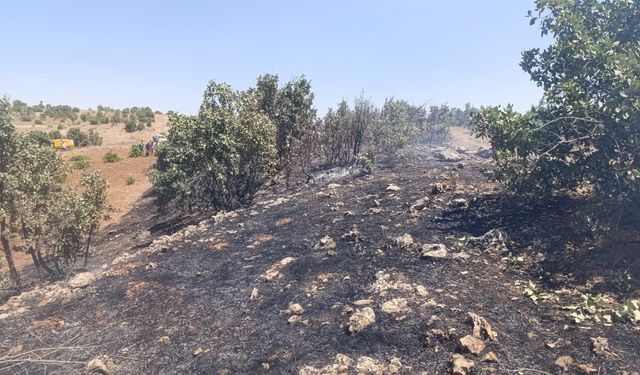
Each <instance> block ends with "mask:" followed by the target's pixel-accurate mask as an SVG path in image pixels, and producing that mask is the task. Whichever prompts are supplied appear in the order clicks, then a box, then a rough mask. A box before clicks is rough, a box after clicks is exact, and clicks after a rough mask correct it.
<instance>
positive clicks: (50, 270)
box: [36, 249, 56, 276]
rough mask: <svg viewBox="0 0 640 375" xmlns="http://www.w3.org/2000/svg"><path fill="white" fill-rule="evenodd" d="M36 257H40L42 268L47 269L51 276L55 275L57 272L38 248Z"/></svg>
mask: <svg viewBox="0 0 640 375" xmlns="http://www.w3.org/2000/svg"><path fill="white" fill-rule="evenodd" d="M36 257H37V258H38V261H39V262H40V266H42V268H43V269H44V270H45V271H47V273H48V274H49V275H50V276H54V275H55V274H56V273H55V271H54V270H52V269H51V267H49V266H48V265H47V262H46V260H45V259H44V258H43V257H42V253H40V250H38V249H36Z"/></svg>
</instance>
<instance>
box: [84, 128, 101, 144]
mask: <svg viewBox="0 0 640 375" xmlns="http://www.w3.org/2000/svg"><path fill="white" fill-rule="evenodd" d="M87 141H88V145H89V146H100V145H101V144H102V137H101V136H100V134H98V132H97V131H96V130H95V129H89V131H88V132H87Z"/></svg>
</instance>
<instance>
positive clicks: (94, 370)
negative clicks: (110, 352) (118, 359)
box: [85, 355, 116, 375]
mask: <svg viewBox="0 0 640 375" xmlns="http://www.w3.org/2000/svg"><path fill="white" fill-rule="evenodd" d="M115 369H116V364H115V363H114V362H113V360H112V359H111V358H110V357H109V356H106V355H103V356H100V357H96V358H94V359H92V360H91V361H89V362H88V363H87V365H86V367H85V370H86V374H100V375H110V374H112V373H113V372H114V370H115Z"/></svg>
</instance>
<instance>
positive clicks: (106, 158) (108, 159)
mask: <svg viewBox="0 0 640 375" xmlns="http://www.w3.org/2000/svg"><path fill="white" fill-rule="evenodd" d="M102 161H103V162H104V163H117V162H119V161H120V157H119V156H118V154H116V153H115V152H113V151H112V150H109V151H108V152H107V153H106V154H104V155H103V156H102Z"/></svg>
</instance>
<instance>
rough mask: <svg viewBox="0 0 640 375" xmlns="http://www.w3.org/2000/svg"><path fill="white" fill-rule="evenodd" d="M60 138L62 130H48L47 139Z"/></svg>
mask: <svg viewBox="0 0 640 375" xmlns="http://www.w3.org/2000/svg"><path fill="white" fill-rule="evenodd" d="M60 138H62V132H61V131H60V130H51V131H50V132H49V139H60Z"/></svg>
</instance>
